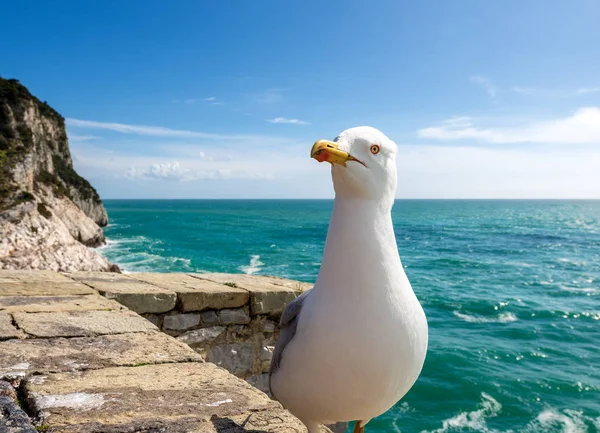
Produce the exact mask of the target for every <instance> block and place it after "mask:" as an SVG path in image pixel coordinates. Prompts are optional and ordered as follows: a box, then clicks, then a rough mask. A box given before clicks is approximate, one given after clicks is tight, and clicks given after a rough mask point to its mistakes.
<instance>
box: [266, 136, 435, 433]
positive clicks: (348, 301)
mask: <svg viewBox="0 0 600 433" xmlns="http://www.w3.org/2000/svg"><path fill="white" fill-rule="evenodd" d="M396 153H397V146H396V144H395V143H394V142H393V141H392V140H390V139H389V138H388V137H386V136H385V135H384V134H383V133H382V132H380V131H379V130H377V129H375V128H371V127H367V126H361V127H356V128H351V129H348V130H346V131H344V132H342V133H341V134H340V135H339V136H338V137H336V138H335V139H334V140H333V141H328V140H318V141H317V142H316V143H315V144H314V145H313V146H312V149H311V151H310V156H311V157H312V158H314V159H316V160H317V161H319V162H324V161H326V162H329V163H330V164H331V176H332V179H333V187H334V190H335V202H334V206H333V213H332V215H331V220H330V223H329V231H328V233H327V240H326V242H325V250H324V252H323V260H322V264H321V269H320V271H319V275H318V277H317V280H316V282H315V285H314V287H313V288H312V289H311V290H308V291H306V292H304V293H303V294H302V295H300V296H299V297H297V298H296V299H295V300H294V301H293V302H291V303H290V304H289V305H288V306H287V307H286V309H285V311H284V312H283V314H282V316H281V321H280V326H281V332H280V335H279V338H278V340H277V343H276V345H275V349H274V351H273V359H272V363H271V369H270V373H269V385H270V389H271V393H272V394H273V396H274V397H275V398H276V399H277V400H279V402H280V403H281V404H282V405H283V406H284V407H285V408H286V409H288V410H289V411H290V412H291V413H292V414H294V415H295V416H296V417H297V418H298V419H299V420H300V421H302V422H303V423H304V425H305V426H306V428H307V430H308V433H318V432H320V425H327V424H334V423H336V422H344V421H346V422H348V421H356V424H355V428H354V432H355V433H363V432H364V428H365V425H366V424H367V423H368V422H369V420H371V419H372V418H374V417H376V416H378V415H381V414H382V413H384V412H386V411H387V410H388V409H390V408H391V407H392V406H393V405H394V404H396V402H398V400H400V399H401V398H402V397H403V396H404V395H405V394H406V393H407V392H408V390H409V389H410V388H411V387H412V386H413V384H414V383H415V381H416V380H417V378H418V376H419V374H420V373H421V369H422V367H423V362H424V361H425V355H426V352H427V338H428V332H427V319H426V317H425V313H424V312H423V308H422V307H421V304H420V303H419V300H418V299H417V297H416V296H415V293H414V292H413V290H412V287H411V285H410V282H409V281H408V278H407V277H406V274H405V272H404V268H403V267H402V263H401V262H400V256H399V254H398V247H397V245H396V237H395V236H394V227H393V225H392V216H391V209H392V206H393V204H394V197H395V193H396V183H397V177H396Z"/></svg>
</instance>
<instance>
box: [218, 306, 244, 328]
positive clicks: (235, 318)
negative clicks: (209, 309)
mask: <svg viewBox="0 0 600 433" xmlns="http://www.w3.org/2000/svg"><path fill="white" fill-rule="evenodd" d="M219 323H220V324H221V325H247V324H248V323H250V314H248V309H247V308H237V309H235V310H233V309H224V310H221V311H219Z"/></svg>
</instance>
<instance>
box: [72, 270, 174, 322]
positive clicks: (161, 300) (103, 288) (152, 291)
mask: <svg viewBox="0 0 600 433" xmlns="http://www.w3.org/2000/svg"><path fill="white" fill-rule="evenodd" d="M68 276H69V277H71V278H73V279H74V280H76V281H81V282H83V283H85V284H87V285H88V286H90V287H93V288H94V289H96V290H97V291H98V292H99V293H100V294H101V295H102V296H105V297H107V298H109V299H114V300H115V301H117V302H119V303H120V304H123V305H125V306H126V307H127V308H129V309H130V310H132V311H135V312H136V313H139V314H142V313H166V312H167V311H171V310H173V309H174V308H175V303H176V301H177V294H176V293H175V292H173V291H170V290H165V289H161V288H160V287H156V286H153V285H151V284H148V283H144V282H141V281H139V280H136V279H134V278H130V277H128V276H126V275H123V274H118V273H112V272H74V273H70V274H68Z"/></svg>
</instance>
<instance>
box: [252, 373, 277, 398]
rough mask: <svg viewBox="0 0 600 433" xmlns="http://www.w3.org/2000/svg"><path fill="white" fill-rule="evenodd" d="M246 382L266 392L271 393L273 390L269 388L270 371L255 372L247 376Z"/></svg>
mask: <svg viewBox="0 0 600 433" xmlns="http://www.w3.org/2000/svg"><path fill="white" fill-rule="evenodd" d="M246 382H248V383H249V384H250V385H252V386H253V387H255V388H258V389H260V390H261V391H262V392H264V393H266V394H271V390H270V388H269V374H268V373H262V374H255V375H253V376H250V377H248V378H246Z"/></svg>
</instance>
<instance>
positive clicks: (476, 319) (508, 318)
mask: <svg viewBox="0 0 600 433" xmlns="http://www.w3.org/2000/svg"><path fill="white" fill-rule="evenodd" d="M453 313H454V315H455V316H456V317H458V318H459V319H461V320H464V321H465V322H469V323H508V322H516V321H517V320H518V319H517V316H515V315H514V314H513V313H500V314H498V315H497V316H496V317H481V316H471V315H469V314H463V313H461V312H458V311H453Z"/></svg>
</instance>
